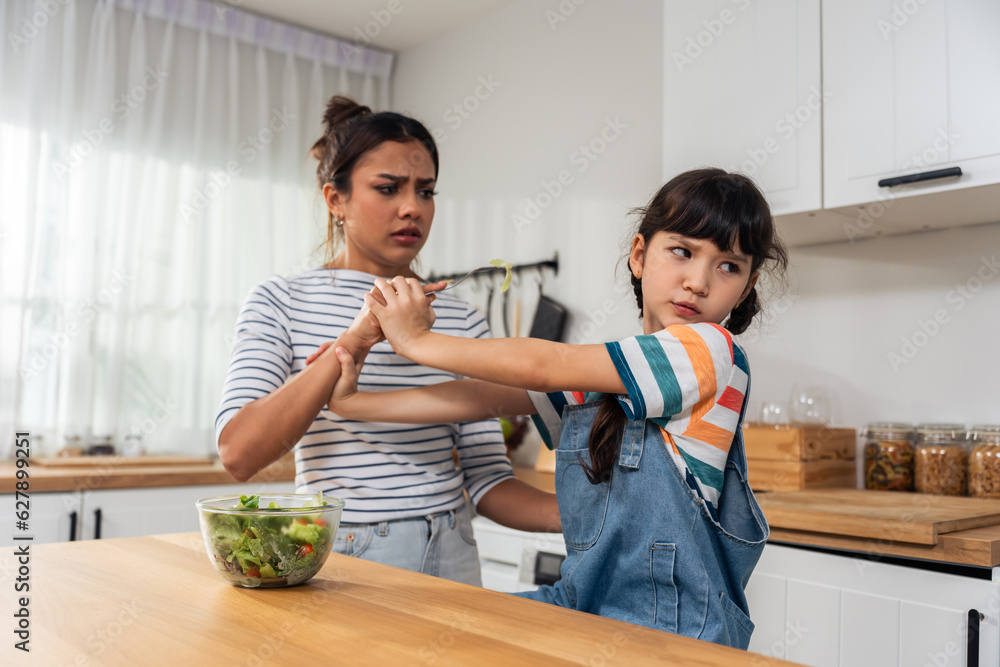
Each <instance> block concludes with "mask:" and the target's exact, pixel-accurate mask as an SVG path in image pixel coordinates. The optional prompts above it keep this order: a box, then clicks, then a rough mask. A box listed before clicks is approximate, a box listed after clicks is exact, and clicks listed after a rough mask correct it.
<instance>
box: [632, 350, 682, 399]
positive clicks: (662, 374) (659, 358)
mask: <svg viewBox="0 0 1000 667" xmlns="http://www.w3.org/2000/svg"><path fill="white" fill-rule="evenodd" d="M635 340H636V342H637V343H638V344H639V349H640V350H642V355H643V356H644V357H645V358H646V363H648V364H649V367H650V369H651V370H652V371H653V379H654V380H656V386H657V388H658V389H659V390H660V395H661V396H662V397H663V412H661V413H660V414H656V415H650V416H652V417H660V416H670V415H676V414H679V413H680V412H681V410H683V409H684V403H683V400H682V399H683V394H682V393H681V386H680V384H679V383H678V382H677V376H676V375H675V374H674V367H673V366H672V365H671V364H670V360H669V359H667V353H666V352H664V351H663V344H662V343H660V340H659V339H658V338H657V337H656V336H636V337H635ZM633 400H634V399H633Z"/></svg>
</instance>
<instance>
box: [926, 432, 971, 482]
mask: <svg viewBox="0 0 1000 667" xmlns="http://www.w3.org/2000/svg"><path fill="white" fill-rule="evenodd" d="M965 443H966V440H965V427H964V426H962V424H920V425H918V426H917V444H916V448H915V452H914V457H913V458H914V470H913V472H914V487H915V488H916V490H917V492H918V493H932V494H935V495H938V496H964V495H965V494H966V492H967V486H968V485H967V483H966V480H967V478H968V470H969V453H968V450H967V449H966V444H965Z"/></svg>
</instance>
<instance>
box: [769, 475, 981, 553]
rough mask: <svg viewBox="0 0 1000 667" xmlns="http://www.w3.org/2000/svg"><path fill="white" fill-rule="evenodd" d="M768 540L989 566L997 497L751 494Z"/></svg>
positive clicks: (844, 492) (817, 492)
mask: <svg viewBox="0 0 1000 667" xmlns="http://www.w3.org/2000/svg"><path fill="white" fill-rule="evenodd" d="M757 498H758V501H759V502H760V504H761V508H762V509H763V510H764V516H765V517H766V518H767V520H768V523H769V524H770V527H771V538H770V541H771V542H785V543H788V544H800V545H809V546H816V547H824V548H830V549H843V550H847V551H854V552H859V553H864V554H870V555H874V556H878V555H885V556H899V557H903V558H919V559H923V560H930V561H938V562H944V563H955V564H961V565H973V566H977V567H996V566H998V565H1000V500H986V499H977V498H962V497H943V496H932V495H928V494H921V493H901V492H890V491H865V490H859V489H815V490H807V491H789V492H778V493H766V494H757Z"/></svg>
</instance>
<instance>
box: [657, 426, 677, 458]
mask: <svg viewBox="0 0 1000 667" xmlns="http://www.w3.org/2000/svg"><path fill="white" fill-rule="evenodd" d="M660 433H662V434H663V440H664V442H666V443H667V444H668V445H670V448H671V449H673V450H674V454H676V455H677V456H680V455H681V453H680V452H679V451H678V450H677V445H675V444H674V439H673V437H672V436H671V435H670V434H669V433H667V432H666V431H664V430H663V427H662V426H661V427H660Z"/></svg>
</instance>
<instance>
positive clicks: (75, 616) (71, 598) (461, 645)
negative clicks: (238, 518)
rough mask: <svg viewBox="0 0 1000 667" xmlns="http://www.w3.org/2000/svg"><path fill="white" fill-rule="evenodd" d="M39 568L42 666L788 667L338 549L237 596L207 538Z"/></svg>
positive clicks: (11, 599)
mask: <svg viewBox="0 0 1000 667" xmlns="http://www.w3.org/2000/svg"><path fill="white" fill-rule="evenodd" d="M17 568H18V565H17V563H16V562H15V557H14V555H13V549H3V550H2V551H0V572H7V573H12V572H15V571H17ZM30 570H31V574H30V576H31V580H30V584H31V591H30V593H29V595H30V604H29V607H28V608H29V610H30V633H31V634H30V644H29V647H30V649H31V653H30V654H29V655H30V657H31V658H32V659H33V662H34V663H36V664H40V665H41V664H45V665H54V664H60V665H69V664H73V665H84V664H86V665H157V664H159V665H166V664H169V665H178V664H179V665H186V666H192V667H193V666H195V665H215V664H226V665H237V664H239V665H244V664H281V665H299V664H313V663H317V662H318V663H319V664H324V665H328V664H329V665H358V664H366V665H411V664H417V665H429V664H434V665H435V666H436V667H444V666H448V665H462V666H463V667H464V666H466V665H494V664H495V665H505V666H506V665H519V666H529V665H544V666H545V667H550V666H551V665H570V664H574V665H579V664H585V665H590V664H616V665H727V666H739V665H759V664H762V662H763V663H764V664H768V665H791V664H793V663H789V662H785V661H782V660H776V659H773V658H766V657H764V656H760V655H756V654H752V653H746V652H744V651H738V650H735V649H730V648H726V647H722V646H717V645H715V644H710V643H707V642H702V641H699V640H696V639H690V638H688V637H680V636H678V635H672V634H669V633H666V632H661V631H659V630H651V629H649V628H644V627H640V626H635V625H630V624H628V623H623V622H620V621H614V620H610V619H606V618H601V617H598V616H593V615H590V614H585V613H582V612H577V611H572V610H569V609H562V608H560V607H555V606H552V605H548V604H545V603H542V602H535V601H532V600H523V599H521V598H518V597H515V596H512V595H506V594H503V593H496V592H493V591H488V590H485V589H482V588H476V587H473V586H468V585H465V584H458V583H455V582H451V581H446V580H444V579H438V578H436V577H431V576H428V575H423V574H417V573H414V572H408V571H405V570H400V569H397V568H393V567H389V566H386V565H380V564H376V563H369V562H366V561H362V560H358V559H355V558H349V557H346V556H340V555H337V554H332V555H331V556H330V557H329V559H328V560H327V562H326V564H325V565H324V567H323V569H322V570H321V571H320V573H319V574H318V575H317V576H316V577H315V578H313V579H312V580H311V581H310V582H308V583H307V584H305V585H302V586H297V587H293V588H286V589H274V590H247V589H242V588H236V587H233V586H231V585H230V584H228V583H227V582H226V581H224V580H223V579H222V577H221V576H220V575H219V574H218V573H217V572H216V571H215V570H214V569H213V568H212V566H211V565H210V563H209V561H208V557H207V556H206V554H205V551H204V545H203V543H202V540H201V535H200V534H198V533H182V534H176V535H163V536H154V537H135V538H125V539H114V540H94V541H85V542H68V543H62V544H43V545H33V546H31V547H30ZM8 576H12V575H8ZM17 595H19V594H17V593H15V592H14V587H13V586H12V585H9V582H8V583H7V584H5V585H2V586H0V609H2V613H3V614H4V615H5V616H6V618H7V619H8V630H7V633H6V634H7V639H6V640H5V641H4V642H3V644H2V648H0V656H3V655H6V656H9V658H0V663H2V664H20V662H22V661H23V660H25V659H26V657H25V656H22V655H21V654H20V653H19V652H18V651H16V650H15V649H14V646H13V645H14V642H15V640H16V639H17V638H16V636H14V635H12V634H11V631H10V629H9V628H10V627H12V626H14V625H15V624H14V623H13V621H11V618H12V617H11V614H12V613H14V611H15V610H16V609H19V606H17V603H18V601H17V599H16V596H17Z"/></svg>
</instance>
